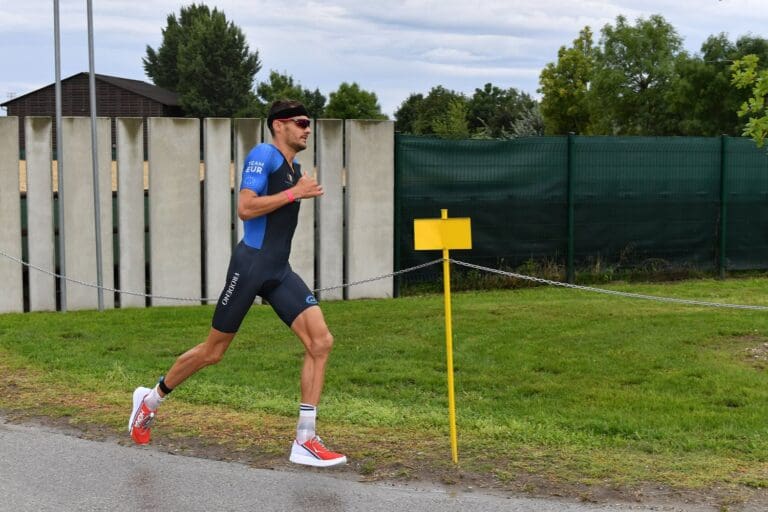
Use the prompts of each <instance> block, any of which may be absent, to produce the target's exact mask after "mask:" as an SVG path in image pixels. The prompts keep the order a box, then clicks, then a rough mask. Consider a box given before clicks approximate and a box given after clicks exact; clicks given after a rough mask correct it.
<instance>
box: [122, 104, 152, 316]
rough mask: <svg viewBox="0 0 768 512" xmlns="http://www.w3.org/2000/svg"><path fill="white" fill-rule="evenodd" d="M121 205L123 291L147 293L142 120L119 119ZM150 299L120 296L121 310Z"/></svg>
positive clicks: (138, 306) (140, 306)
mask: <svg viewBox="0 0 768 512" xmlns="http://www.w3.org/2000/svg"><path fill="white" fill-rule="evenodd" d="M115 127H116V130H117V136H116V141H117V204H118V221H117V222H118V224H117V230H118V233H119V247H120V259H119V260H120V268H119V271H118V272H119V273H118V275H119V276H120V289H121V290H125V291H129V292H136V293H143V292H144V291H145V288H146V271H145V265H146V258H145V245H144V137H143V129H144V122H143V121H142V119H141V118H138V117H132V118H127V117H124V118H118V119H117V120H116V123H115ZM145 305H146V299H145V298H144V297H141V296H137V295H128V294H125V293H123V294H121V295H120V307H122V308H127V307H131V308H142V307H144V306H145Z"/></svg>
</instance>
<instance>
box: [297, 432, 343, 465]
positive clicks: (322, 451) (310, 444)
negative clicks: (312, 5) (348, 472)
mask: <svg viewBox="0 0 768 512" xmlns="http://www.w3.org/2000/svg"><path fill="white" fill-rule="evenodd" d="M289 460H290V461H291V462H293V463H295V464H304V465H306V466H315V467H318V468H327V467H330V466H336V465H338V464H346V462H347V457H346V456H345V455H342V454H340V453H336V452H332V451H330V450H329V449H328V448H326V447H325V445H324V444H323V441H322V439H320V438H319V437H317V436H315V437H313V438H312V439H310V440H309V441H307V442H305V443H303V444H299V442H298V441H296V440H294V441H293V446H292V447H291V457H290V459H289Z"/></svg>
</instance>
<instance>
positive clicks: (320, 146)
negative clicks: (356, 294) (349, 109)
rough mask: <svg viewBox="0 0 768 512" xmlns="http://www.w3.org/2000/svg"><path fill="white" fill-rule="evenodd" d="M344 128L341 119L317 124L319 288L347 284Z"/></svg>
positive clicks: (334, 296) (331, 294) (339, 294)
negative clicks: (319, 194)
mask: <svg viewBox="0 0 768 512" xmlns="http://www.w3.org/2000/svg"><path fill="white" fill-rule="evenodd" d="M343 153H344V125H343V121H342V120H340V119H321V120H318V121H317V176H318V181H319V182H320V184H321V185H322V186H323V190H324V192H325V193H324V194H323V195H322V196H321V197H319V198H318V199H317V209H316V211H317V230H318V234H317V260H318V264H317V269H318V271H317V287H318V288H325V287H328V286H337V285H341V284H343V282H344V183H343V172H344V162H343V158H342V157H343ZM319 295H320V298H321V299H323V300H340V299H343V298H344V290H343V289H342V288H338V289H335V290H329V291H326V292H321V293H320V294H319Z"/></svg>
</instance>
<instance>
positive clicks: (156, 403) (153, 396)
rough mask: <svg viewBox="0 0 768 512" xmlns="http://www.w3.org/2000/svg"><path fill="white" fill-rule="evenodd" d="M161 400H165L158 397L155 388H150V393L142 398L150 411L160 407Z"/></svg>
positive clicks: (158, 394)
mask: <svg viewBox="0 0 768 512" xmlns="http://www.w3.org/2000/svg"><path fill="white" fill-rule="evenodd" d="M163 400H165V397H162V396H160V393H158V392H157V386H155V387H154V388H152V391H150V392H149V394H148V395H147V396H146V397H144V403H145V404H146V405H147V407H149V409H150V410H152V411H154V410H155V409H157V408H158V407H160V404H161V403H163Z"/></svg>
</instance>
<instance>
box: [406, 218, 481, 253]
mask: <svg viewBox="0 0 768 512" xmlns="http://www.w3.org/2000/svg"><path fill="white" fill-rule="evenodd" d="M470 224H471V223H470V219H469V218H466V217H464V218H462V217H456V218H453V219H447V218H444V219H414V220H413V238H414V241H415V244H414V245H415V247H414V249H416V250H417V251H436V250H442V249H471V248H472V226H471V225H470Z"/></svg>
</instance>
